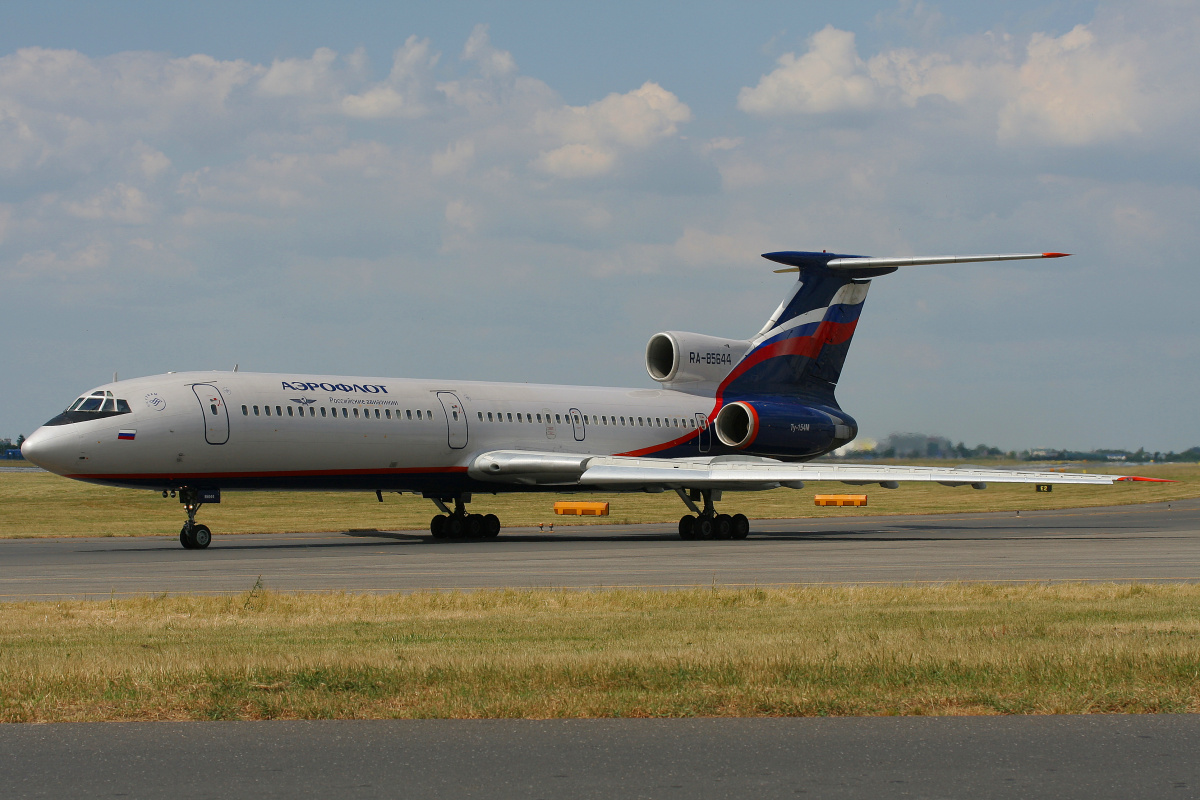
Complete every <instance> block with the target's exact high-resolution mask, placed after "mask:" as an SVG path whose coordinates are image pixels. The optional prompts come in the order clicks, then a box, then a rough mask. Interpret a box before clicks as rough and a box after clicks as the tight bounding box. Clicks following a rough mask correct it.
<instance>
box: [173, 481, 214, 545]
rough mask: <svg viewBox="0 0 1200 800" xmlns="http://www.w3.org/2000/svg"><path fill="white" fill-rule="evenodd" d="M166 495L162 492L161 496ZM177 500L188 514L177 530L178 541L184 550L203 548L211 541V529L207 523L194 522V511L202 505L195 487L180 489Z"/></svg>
mask: <svg viewBox="0 0 1200 800" xmlns="http://www.w3.org/2000/svg"><path fill="white" fill-rule="evenodd" d="M166 496H167V493H166V492H163V497H166ZM179 502H180V503H182V504H183V508H184V510H186V511H187V516H188V518H187V522H185V523H183V528H182V529H181V530H180V531H179V543H180V544H181V545H183V549H184V550H203V549H204V548H206V547H208V546H209V545H210V544H211V543H212V531H211V530H210V529H209V527H208V526H207V525H202V524H200V523H199V522H196V512H197V511H199V510H200V506H202V505H204V504H203V503H201V502H200V495H199V493H198V492H197V491H196V490H195V489H186V488H185V489H180V490H179Z"/></svg>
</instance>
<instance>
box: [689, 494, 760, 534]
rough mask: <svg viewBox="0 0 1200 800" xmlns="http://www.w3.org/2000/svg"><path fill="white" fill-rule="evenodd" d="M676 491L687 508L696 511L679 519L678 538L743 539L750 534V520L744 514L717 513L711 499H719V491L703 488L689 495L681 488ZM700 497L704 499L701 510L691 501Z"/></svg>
mask: <svg viewBox="0 0 1200 800" xmlns="http://www.w3.org/2000/svg"><path fill="white" fill-rule="evenodd" d="M678 491H679V497H680V499H682V500H683V502H685V503H687V505H688V508H690V509H691V510H692V511H695V512H697V513H695V514H685V515H684V516H683V517H681V518H680V519H679V538H680V539H687V540H694V539H745V538H746V537H747V536H749V535H750V520H749V519H747V518H746V515H745V514H733V515H732V516H731V515H729V514H718V513H717V510H716V508H715V507H714V506H713V501H714V500H719V499H721V496H720V493H719V492H716V491H715V490H713V489H703V490H700V491H699V492H693V493H692V494H691V495H690V496H689V495H688V494H686V493H684V491H683V490H682V489H680V490H678ZM696 495H699V497H697V496H696ZM700 499H702V500H703V501H704V508H703V510H701V509H699V508H697V507H696V504H695V502H693V501H695V500H700Z"/></svg>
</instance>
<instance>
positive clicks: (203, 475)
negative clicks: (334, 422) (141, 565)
mask: <svg viewBox="0 0 1200 800" xmlns="http://www.w3.org/2000/svg"><path fill="white" fill-rule="evenodd" d="M466 471H467V468H466V467H404V468H398V469H312V470H279V471H273V472H188V473H182V474H181V473H177V472H148V473H142V474H135V475H64V476H63V477H64V478H74V479H75V480H77V481H121V480H126V481H148V480H171V481H187V480H221V479H222V478H310V477H313V478H323V477H332V476H341V475H426V474H438V475H445V474H448V473H454V472H466Z"/></svg>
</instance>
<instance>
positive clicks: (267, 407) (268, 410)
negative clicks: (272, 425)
mask: <svg viewBox="0 0 1200 800" xmlns="http://www.w3.org/2000/svg"><path fill="white" fill-rule="evenodd" d="M263 411H266V412H267V416H268V417H269V416H271V407H270V406H263Z"/></svg>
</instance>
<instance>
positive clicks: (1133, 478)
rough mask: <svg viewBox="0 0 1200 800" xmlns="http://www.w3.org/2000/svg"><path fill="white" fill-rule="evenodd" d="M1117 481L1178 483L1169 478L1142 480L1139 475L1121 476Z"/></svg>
mask: <svg viewBox="0 0 1200 800" xmlns="http://www.w3.org/2000/svg"><path fill="white" fill-rule="evenodd" d="M1117 480H1119V481H1146V482H1147V483H1178V482H1179V481H1173V480H1171V479H1170V478H1143V477H1141V476H1139V475H1122V476H1121V477H1119V478H1117Z"/></svg>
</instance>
